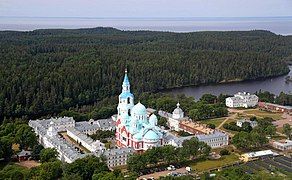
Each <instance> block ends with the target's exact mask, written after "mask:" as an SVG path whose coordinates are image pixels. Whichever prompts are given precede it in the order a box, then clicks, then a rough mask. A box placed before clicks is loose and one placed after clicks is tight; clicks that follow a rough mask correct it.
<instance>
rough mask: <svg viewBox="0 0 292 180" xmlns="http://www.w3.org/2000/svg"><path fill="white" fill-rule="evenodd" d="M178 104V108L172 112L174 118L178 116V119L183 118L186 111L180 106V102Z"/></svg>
mask: <svg viewBox="0 0 292 180" xmlns="http://www.w3.org/2000/svg"><path fill="white" fill-rule="evenodd" d="M176 106H177V107H176V108H175V109H174V110H173V112H172V117H173V118H176V119H179V118H183V116H184V112H183V110H182V109H181V108H180V107H179V106H180V104H179V103H177V104H176Z"/></svg>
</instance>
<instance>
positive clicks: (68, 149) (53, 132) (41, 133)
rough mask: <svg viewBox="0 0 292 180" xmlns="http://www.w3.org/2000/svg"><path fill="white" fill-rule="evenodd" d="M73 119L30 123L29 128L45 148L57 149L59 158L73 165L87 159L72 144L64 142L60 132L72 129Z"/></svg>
mask: <svg viewBox="0 0 292 180" xmlns="http://www.w3.org/2000/svg"><path fill="white" fill-rule="evenodd" d="M72 120H73V118H72V119H71V118H68V117H64V118H52V119H48V120H35V121H32V120H30V121H29V123H28V124H29V126H30V127H32V128H33V129H34V131H35V133H36V134H37V135H38V138H39V139H38V140H39V142H40V144H42V145H43V146H44V147H45V148H55V149H56V150H57V151H58V158H59V159H60V160H61V161H64V162H67V163H71V162H73V161H75V160H76V159H79V158H83V157H85V154H82V153H80V151H79V150H78V149H77V148H76V147H75V146H74V145H72V144H70V143H69V142H67V141H66V140H64V139H63V138H62V137H61V136H60V135H59V134H58V132H62V131H65V130H66V127H68V128H69V127H72V124H74V123H75V121H74V120H73V121H72Z"/></svg>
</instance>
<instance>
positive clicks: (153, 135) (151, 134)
mask: <svg viewBox="0 0 292 180" xmlns="http://www.w3.org/2000/svg"><path fill="white" fill-rule="evenodd" d="M144 139H146V140H150V141H158V140H159V136H158V134H157V133H155V132H154V131H153V130H149V131H148V132H147V133H146V134H145V135H144Z"/></svg>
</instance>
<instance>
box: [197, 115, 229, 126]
mask: <svg viewBox="0 0 292 180" xmlns="http://www.w3.org/2000/svg"><path fill="white" fill-rule="evenodd" d="M225 119H226V117H222V118H215V119H207V120H202V121H199V122H200V123H203V124H209V123H210V124H214V125H215V126H216V127H218V126H219V125H220V124H221V123H222V122H223V121H224V120H225Z"/></svg>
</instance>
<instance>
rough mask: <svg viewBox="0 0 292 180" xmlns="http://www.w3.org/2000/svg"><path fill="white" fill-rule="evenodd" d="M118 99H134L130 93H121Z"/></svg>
mask: <svg viewBox="0 0 292 180" xmlns="http://www.w3.org/2000/svg"><path fill="white" fill-rule="evenodd" d="M120 97H121V98H123V99H126V98H128V97H134V95H133V94H132V93H130V92H122V93H121V94H120Z"/></svg>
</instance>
